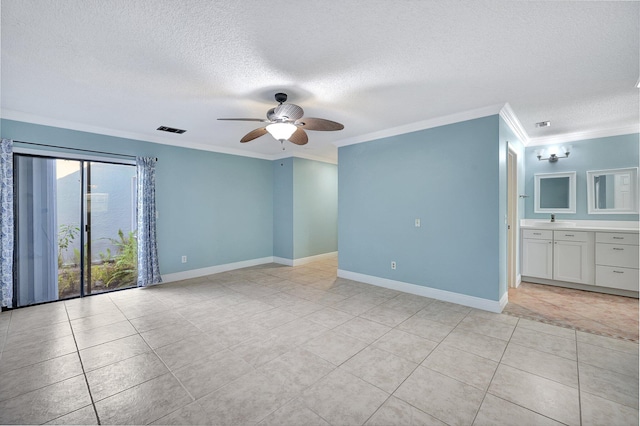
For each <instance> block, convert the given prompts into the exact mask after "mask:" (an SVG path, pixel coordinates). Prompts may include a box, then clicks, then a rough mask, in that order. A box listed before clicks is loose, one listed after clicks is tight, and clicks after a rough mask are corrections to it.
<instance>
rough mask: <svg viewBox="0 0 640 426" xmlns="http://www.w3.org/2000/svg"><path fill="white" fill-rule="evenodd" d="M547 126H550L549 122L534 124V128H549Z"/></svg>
mask: <svg viewBox="0 0 640 426" xmlns="http://www.w3.org/2000/svg"><path fill="white" fill-rule="evenodd" d="M549 126H551V122H550V121H541V122H539V123H536V127H549Z"/></svg>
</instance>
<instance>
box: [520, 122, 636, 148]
mask: <svg viewBox="0 0 640 426" xmlns="http://www.w3.org/2000/svg"><path fill="white" fill-rule="evenodd" d="M634 133H640V126H638V125H631V126H624V127H617V128H613V129H599V130H587V131H584V132H573V133H565V134H562V135H554V136H543V137H539V138H530V139H529V142H528V143H527V144H525V145H526V146H541V145H551V144H562V143H567V142H576V141H582V140H587V139H595V138H606V137H610V136H621V135H630V134H634Z"/></svg>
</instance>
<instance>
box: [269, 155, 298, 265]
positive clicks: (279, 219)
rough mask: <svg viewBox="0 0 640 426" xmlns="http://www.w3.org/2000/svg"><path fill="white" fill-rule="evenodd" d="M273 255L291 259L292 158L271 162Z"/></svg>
mask: <svg viewBox="0 0 640 426" xmlns="http://www.w3.org/2000/svg"><path fill="white" fill-rule="evenodd" d="M273 255H274V256H276V257H282V258H284V259H293V158H285V159H282V160H277V161H274V162H273Z"/></svg>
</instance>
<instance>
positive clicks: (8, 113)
mask: <svg viewBox="0 0 640 426" xmlns="http://www.w3.org/2000/svg"><path fill="white" fill-rule="evenodd" d="M0 117H1V118H4V119H6V120H14V121H22V122H25V123H31V124H39V125H42V126H51V127H58V128H62V129H69V130H76V131H80V132H88V133H96V134H99V135H106V136H114V137H117V138H125V139H134V140H139V141H141V142H151V143H159V144H162V145H171V146H176V147H179V148H191V149H197V150H200V151H209V152H217V153H220V154H229V155H238V156H241V157H249V158H258V159H261V160H272V161H273V160H281V159H283V158H290V157H297V158H305V159H307V160H313V161H320V162H323V163H330V164H338V161H337V160H335V159H328V158H324V157H319V156H316V155H312V154H307V153H304V152H293V153H291V152H286V153H284V154H275V155H270V154H259V153H255V152H250V151H244V150H240V149H233V148H223V147H219V146H214V145H204V144H199V143H193V142H189V141H188V140H180V141H176V140H173V139H170V138H163V137H160V136H149V135H143V134H139V133H133V132H123V131H120V130H115V129H109V128H105V127H98V126H90V125H87V124H82V123H76V122H72V121H65V120H57V119H53V118H48V117H42V116H38V115H34V114H28V113H24V112H20V111H13V110H7V109H1V110H0ZM25 142H28V141H25Z"/></svg>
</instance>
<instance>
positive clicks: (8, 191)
mask: <svg viewBox="0 0 640 426" xmlns="http://www.w3.org/2000/svg"><path fill="white" fill-rule="evenodd" d="M0 213H1V214H0V255H1V256H2V257H1V258H0V302H1V303H0V305H1V306H3V307H12V305H13V141H12V140H11V139H2V143H1V145H0Z"/></svg>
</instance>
